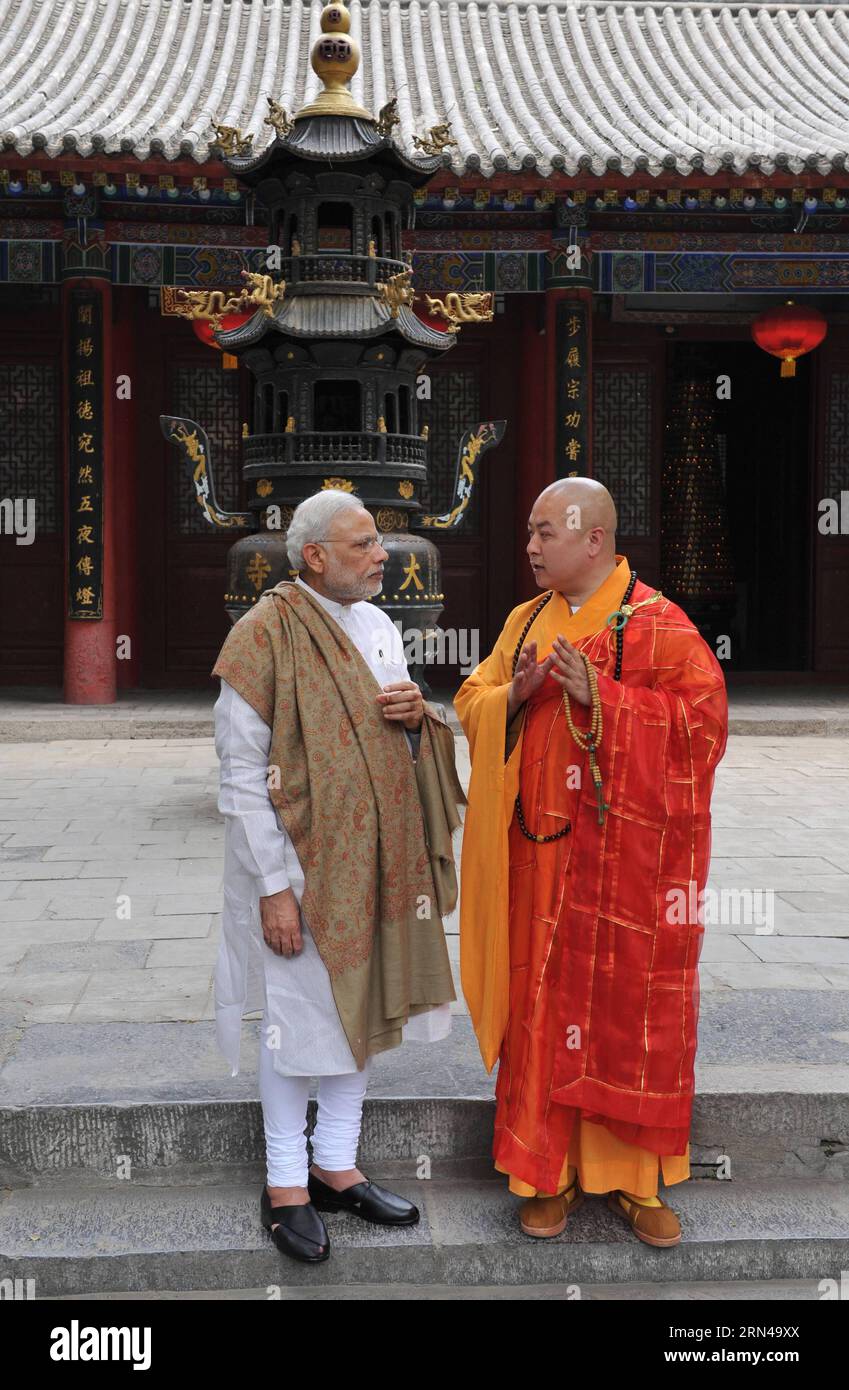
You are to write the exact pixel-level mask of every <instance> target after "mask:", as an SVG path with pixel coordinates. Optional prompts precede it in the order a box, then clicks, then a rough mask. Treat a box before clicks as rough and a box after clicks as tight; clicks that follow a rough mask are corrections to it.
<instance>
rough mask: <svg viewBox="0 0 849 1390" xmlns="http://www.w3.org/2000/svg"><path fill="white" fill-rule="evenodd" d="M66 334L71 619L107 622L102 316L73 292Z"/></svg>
mask: <svg viewBox="0 0 849 1390" xmlns="http://www.w3.org/2000/svg"><path fill="white" fill-rule="evenodd" d="M69 312H70V325H69V331H68V351H69V354H70V362H69V366H68V441H69V450H68V457H69V459H70V465H69V470H68V527H69V545H68V565H69V573H68V617H69V618H102V617H103V311H102V307H101V300H100V296H99V295H98V294H91V293H87V292H85V291H82V290H75V291H73V292H72V293H71V296H70V304H69Z"/></svg>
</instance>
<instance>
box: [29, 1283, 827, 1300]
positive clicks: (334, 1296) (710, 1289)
mask: <svg viewBox="0 0 849 1390" xmlns="http://www.w3.org/2000/svg"><path fill="white" fill-rule="evenodd" d="M580 1294H581V1300H582V1301H583V1302H584V1303H595V1302H600V1301H606V1302H622V1303H645V1302H651V1303H669V1302H688V1303H695V1302H704V1303H716V1302H719V1301H730V1302H737V1301H742V1302H744V1303H760V1302H764V1303H813V1302H819V1301H820V1300H821V1299H822V1290H821V1288H820V1281H819V1279H736V1280H728V1279H727V1280H722V1279H716V1280H701V1281H698V1282H692V1281H686V1280H685V1281H683V1282H682V1283H680V1284H670V1283H656V1284H652V1283H642V1284H582V1285H581V1290H580ZM68 1297H72V1298H73V1299H74V1301H75V1302H80V1303H86V1302H94V1301H97V1302H98V1303H106V1302H111V1301H113V1300H120V1301H121V1302H122V1303H153V1302H161V1303H165V1302H169V1303H171V1302H173V1303H189V1302H195V1301H198V1302H230V1301H232V1302H235V1301H238V1302H258V1303H259V1302H261V1303H267V1302H268V1299H269V1293H268V1290H267V1289H266V1288H257V1289H165V1290H161V1291H157V1292H146V1293H132V1292H127V1291H123V1292H118V1291H116V1290H114V1289H109V1290H103V1291H99V1292H98V1293H83V1294H73V1295H67V1294H53V1295H52V1296H50V1297H48V1298H46V1299H45V1300H44V1302H46V1303H53V1302H64V1301H65V1299H67V1298H68ZM573 1298H574V1292H573V1291H572V1290H570V1287H569V1285H567V1284H473V1285H470V1284H466V1285H451V1284H398V1283H394V1284H323V1285H321V1287H318V1288H310V1287H307V1286H306V1285H302V1286H301V1287H300V1288H286V1287H282V1288H280V1300H281V1302H286V1303H288V1302H296V1301H297V1302H317V1301H322V1302H328V1303H337V1302H351V1301H354V1300H356V1301H357V1302H372V1301H374V1302H380V1303H409V1302H411V1301H414V1302H418V1303H441V1302H450V1303H457V1302H480V1303H489V1302H492V1301H493V1300H497V1301H498V1302H504V1301H505V1300H507V1299H510V1300H513V1301H531V1300H532V1301H533V1302H534V1303H540V1302H543V1303H545V1302H565V1301H571V1300H572V1299H573Z"/></svg>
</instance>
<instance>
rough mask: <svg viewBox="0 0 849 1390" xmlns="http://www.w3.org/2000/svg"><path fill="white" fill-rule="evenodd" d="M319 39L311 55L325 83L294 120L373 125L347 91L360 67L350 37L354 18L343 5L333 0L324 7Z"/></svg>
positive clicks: (340, 0)
mask: <svg viewBox="0 0 849 1390" xmlns="http://www.w3.org/2000/svg"><path fill="white" fill-rule="evenodd" d="M320 24H321V33H322V36H321V38H320V39H316V41H315V43H314V44H313V46H312V52H311V53H310V65H311V67H312V70H313V72H314V73H316V74H317V76H319V77H320V78H321V80H322V82H323V83H324V87H323V90H322V91H320V92H319V94H318V96H317V97H316V98H315V101H311V102H310V104H309V106H303V107H302V108H301V110H300V111H296V112H295V114H294V117H293V119H294V120H296V121H299V120H300V119H301V117H302V116H358V117H359V118H360V119H361V120H365V121H374V116H373V115H372V113H371V112H370V111H366V110H365V108H364V107H362V106H359V105H358V104H357V102H356V101H354V98H353V96H352V95H351V93H350V92H349V90H348V85H347V84H348V80H349V78H351V77H353V75H354V73H355V72H356V71H357V69H358V68H359V66H360V45H359V44H358V43H357V40H356V39H352V38H350V37H349V35H348V30H349V29H350V27H351V16H350V14H349V13H348V11H347V9H346V8H345V6H344V4H342V0H334V3H333V4H331V5H325V7H324V9H323V10H322V12H321V19H320Z"/></svg>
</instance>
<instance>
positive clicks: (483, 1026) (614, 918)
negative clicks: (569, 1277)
mask: <svg viewBox="0 0 849 1390" xmlns="http://www.w3.org/2000/svg"><path fill="white" fill-rule="evenodd" d="M528 533H529V537H528V548H527V549H528V558H529V559H530V562H531V568H532V570H533V572H534V576H535V578H536V582H537V585H538V586H539V588H540V590H542V591H543V592H542V595H541V597H539V596H538V597H537V598H534V599H532V600H531V601H530V602H528V603H523V604H520V605H519V607H518V608H514V610H513V612H512V613H511V614H510V616H509V617H508V619H507V622H506V623H505V625H504V628H503V631H502V633H501V636H500V637H499V639H498V641H497V643H496V646H495V649H494V650H493V652H492V654H491V655H490V656H489V657H487V659H486V660H485V661H483V662H481V664H480V665H479V666H478V667H476V669H475V670H474V671H473V672H472V674H471V675H470V676H469V678H468V679H467V680H466V681H465V683H464V684H463V685H462V687H461V688H460V690H459V692H458V694H457V696H456V697H455V706H456V710H457V714H458V716H459V718H460V721H461V723H462V725H463V728H464V729H465V732H466V734H467V735H468V739H469V747H470V751H471V758H472V776H471V784H470V788H469V805H468V811H467V815H466V823H465V831H464V843H463V862H462V897H461V917H460V962H461V974H462V983H463V991H464V993H465V996H466V1000H467V1001H468V1005H469V1010H470V1013H471V1016H472V1021H473V1023H474V1026H475V1031H476V1033H477V1037H478V1042H479V1045H480V1049H481V1054H482V1056H483V1060H484V1064H485V1066H486V1068H487V1070H488V1071H491V1070H492V1068H493V1066H494V1065H495V1062H496V1060H498V1061H499V1063H500V1065H499V1069H498V1079H497V1086H496V1116H495V1136H494V1147H493V1153H494V1159H495V1167H496V1168H497V1169H499V1170H500V1171H501V1172H504V1173H506V1174H509V1177H510V1190H511V1192H514V1193H517V1194H518V1195H520V1196H523V1197H525V1198H526V1199H527V1200H526V1201H525V1202H524V1203H523V1204H522V1206H521V1209H520V1222H521V1227H522V1230H523V1231H525V1232H526V1233H527V1234H528V1235H530V1236H543V1237H545V1236H556V1235H559V1233H560V1232H561V1231H562V1230H563V1229H564V1227H565V1225H566V1218H567V1213H568V1212H569V1211H570V1210H574V1209H575V1208H577V1207H578V1206H579V1205H580V1204H581V1202H582V1201H583V1194H584V1193H585V1192H590V1193H608V1194H609V1196H608V1206H610V1208H611V1210H613V1211H615V1212H617V1213H618V1214H620V1215H621V1217H622V1219H623V1220H625V1221H627V1222H628V1223H629V1224H630V1226H631V1229H632V1231H633V1232H634V1234H635V1235H636V1236H637V1237H639V1239H640V1240H643V1241H646V1242H647V1243H648V1244H650V1245H658V1246H667V1245H675V1244H677V1243H678V1241H680V1239H681V1226H680V1222H679V1220H678V1217H677V1215H676V1213H675V1212H674V1211H673V1210H672V1208H671V1207H669V1206H668V1205H667V1204H666V1203H665V1202H664V1201H663V1200H662V1198H660V1197H659V1195H658V1180H659V1177H660V1175H661V1174H662V1177H663V1182H664V1183H665V1184H666V1185H670V1184H673V1183H678V1182H683V1181H684V1180H685V1179H686V1178H688V1177H689V1175H690V1166H689V1130H690V1116H691V1110H692V1102H693V1091H694V1059H695V1052H696V1025H697V1017H698V971H697V965H698V959H699V954H700V950H701V943H702V937H703V934H704V926H703V925H702V922H701V921H700V920H699V917H700V916H702V918H703V914H700V913H699V904H700V903H701V901H702V899H701V898H700V897H699V894H700V893H701V890H702V889H703V888H704V886H705V881H706V879H707V873H708V865H709V859H710V797H711V792H712V789H713V779H714V769H715V768H716V765H717V763H718V762H719V759H720V758H721V757H722V755H723V753H724V751H725V743H726V736H727V721H728V710H727V700H726V692H725V682H724V679H723V675H722V671H721V669H720V666H719V663H718V662H717V660H716V658H715V656H714V655H713V653H712V652H711V650H710V648H709V647H708V646H707V645H706V643H705V642H704V641H703V640H702V638H701V637H700V636H699V633H698V632H697V631H696V629H695V627H694V626H693V624H692V623H691V622H690V620H689V619H688V618H687V616H686V614H685V613H684V612H683V611H682V610H681V609H680V608H678V607H677V606H676V605H675V604H674V603H670V602H669V600H668V599H665V598H663V596H662V595H661V594H660V593H658V592H657V591H656V590H655V589H653V588H651V587H649V586H648V585H646V584H643V583H641V581H640V580H639V579H637V578H636V576H635V575H634V574H633V572H632V570H631V567H630V565H629V563H628V560H627V559H626V558H625V556H623V555H618V554H617V553H616V508H615V506H614V503H613V499H612V497H611V496H610V493H609V492H608V491H607V489H606V488H604V487H603V486H602V485H601V484H600V483H598V482H596V481H594V480H592V479H589V478H567V479H563V480H560V481H558V482H556V483H552V485H551V486H550V487H547V488H546V489H545V491H544V492H543V493H541V494H540V496H539V497H538V498H537V500H536V502H535V504H534V508H533V511H532V512H531V515H530V520H529V522H528ZM617 629H618V631H617Z"/></svg>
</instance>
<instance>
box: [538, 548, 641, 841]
mask: <svg viewBox="0 0 849 1390" xmlns="http://www.w3.org/2000/svg"><path fill="white" fill-rule="evenodd" d="M636 582H637V571H636V570H631V577H630V579H629V580H628V587H627V589H626V590H625V594H624V596H623V599H622V605H621V607H619V608H617V610H616V612H615V613H611V614H610V616H609V618H608V619H607V624H606V626H607V627H612V628H613V630H614V632H615V633H616V661H615V664H614V669H613V679H614V680H616V681H618V680H621V679H622V652H623V648H624V645H625V637H624V633H625V626H626V624H627V622H628V620H629V618H630V617H631V615H632V614H633V613H634V612H635V611H636V610H637V609H638V608H642V607H644V605H645V604H647V603H656V602H657V601H658V599H660V598H663V595H662V593H661V592H660V590H659V589H658V590H656V591H655V593H653V594H652V596H651V598H646V599H643V600H642V602H641V603H634V604H632V603H631V601H630V600H631V595H632V594H633V592H634V586H635V584H636ZM553 594H554V590H553V589H552V590H550V591H549V592H548V593H547V594H546V595H545V597H544V598H543V599H542V600H541V602H540V603H538V604H537V606H536V608H535V609H534V611H533V613H532V614H531V616H530V618H529V619H528V621H527V622H526V623H525V626H524V628H523V629H522V635H521V637H520V638H519V641H518V642H517V644H516V650H515V652H514V653H513V669H512V674H513V675H515V673H516V666H517V664H518V661H519V656H520V654H521V651H522V647H523V646H524V643H525V638H526V637H527V635H528V633H529V632H530V630H531V628H532V627H533V624H534V623H535V622H536V620H537V618H538V617H539V615H540V613H541V612H542V610H543V608H544V607H545V605H546V604H547V603H548V602H549V600H550V599H551V598H552V596H553ZM578 655H579V656H580V658H581V660H582V661H583V663H584V666H585V667H586V672H587V680H588V681H589V685H590V704H591V708H592V715H591V718H590V727H589V729H587V730H582V729H579V728H578V727H577V726H576V724H575V722H574V720H573V719H572V707H571V704H570V701H569V695H568V693H567V691H566V690H564V691H563V713H564V714H565V716H566V723H567V725H568V728H569V732H570V734H571V735H572V738H573V739H574V741H575V743H576V744H577V745H578V747H579V748H580V749H581V750H582V751H584V752H588V753H589V759H590V772H591V774H592V779H593V785H594V786H595V794H596V801H597V804H598V823H599V825H603V824H604V813H605V811H607V810H609V809H610V805H609V803H608V802H606V801H605V800H604V791H603V788H602V782H601V769H600V768H599V765H598V760H597V757H596V754H597V752H598V750H599V748H600V747H601V736H602V709H601V696H600V695H599V691H598V677H597V673H596V669H595V667H594V665H593V663H592V662H591V661H590V659H589V657H588V656H587V654H586V652H578ZM515 808H516V821H517V823H518V826H519V829H520V830H521V832H522V834H523V835H524V836H525V838H526V839H528V840H533V841H534V843H535V844H538V845H545V844H548V843H549V842H550V841H551V840H559V839H561V838H562V836H564V835H568V834H569V831H570V830H571V829H572V824H571V822H570V821H567V822H566V824H565V826H563V827H562V828H561V829H560V830H555V831H553V832H552V834H551V835H534V834H533V832H532V831H530V830H529V829H528V827H527V825H526V824H525V817H524V814H523V812H522V801H521V797H520V795H519V793H517V794H516V801H515Z"/></svg>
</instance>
